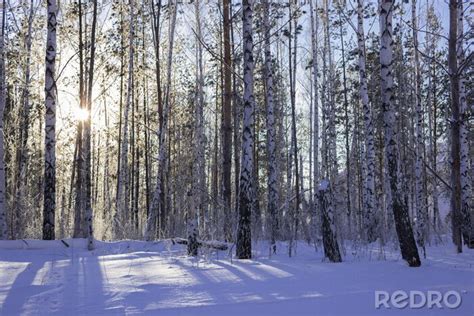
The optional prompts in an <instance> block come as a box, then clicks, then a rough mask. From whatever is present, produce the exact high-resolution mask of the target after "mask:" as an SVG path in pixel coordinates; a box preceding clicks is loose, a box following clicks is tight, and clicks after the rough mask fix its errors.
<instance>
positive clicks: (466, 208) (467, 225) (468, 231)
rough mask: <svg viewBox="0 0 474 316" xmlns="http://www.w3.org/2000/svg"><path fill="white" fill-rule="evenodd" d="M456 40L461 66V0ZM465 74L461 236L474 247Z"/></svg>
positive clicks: (462, 85)
mask: <svg viewBox="0 0 474 316" xmlns="http://www.w3.org/2000/svg"><path fill="white" fill-rule="evenodd" d="M457 27H458V36H457V37H458V42H457V54H458V63H459V65H460V66H461V67H463V66H465V63H466V59H465V56H464V55H465V54H464V46H463V39H464V9H463V1H462V0H459V4H458V25H457ZM466 82H467V80H466V74H464V73H463V72H462V71H460V72H459V116H460V121H459V138H460V139H459V141H460V153H459V154H460V160H461V166H460V173H461V214H462V228H461V229H462V236H463V240H464V244H465V245H467V246H468V247H469V248H474V235H473V234H474V232H473V227H472V223H471V219H472V217H471V214H472V213H473V210H472V206H471V204H472V202H471V201H472V188H471V173H470V172H471V171H470V164H469V157H470V155H469V133H470V130H469V127H470V126H469V115H470V114H471V115H472V113H470V111H469V107H468V104H467V97H466V94H467V91H466Z"/></svg>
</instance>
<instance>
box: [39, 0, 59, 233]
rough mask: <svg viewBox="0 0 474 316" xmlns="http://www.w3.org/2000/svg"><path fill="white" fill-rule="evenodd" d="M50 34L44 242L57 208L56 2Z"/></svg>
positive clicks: (50, 6)
mask: <svg viewBox="0 0 474 316" xmlns="http://www.w3.org/2000/svg"><path fill="white" fill-rule="evenodd" d="M47 7H48V20H47V24H48V34H47V37H46V58H45V89H44V90H45V106H46V113H45V146H44V148H45V151H44V162H45V164H44V201H43V203H44V204H43V207H44V208H43V239H46V240H53V239H54V238H55V234H54V216H55V209H56V102H57V88H56V78H55V76H56V27H57V21H56V14H57V12H58V7H57V4H56V0H48V1H47Z"/></svg>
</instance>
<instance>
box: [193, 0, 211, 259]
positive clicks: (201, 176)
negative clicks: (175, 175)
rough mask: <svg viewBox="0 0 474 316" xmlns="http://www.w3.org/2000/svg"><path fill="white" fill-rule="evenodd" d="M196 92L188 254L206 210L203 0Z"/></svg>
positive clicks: (197, 10) (197, 6) (198, 25)
mask: <svg viewBox="0 0 474 316" xmlns="http://www.w3.org/2000/svg"><path fill="white" fill-rule="evenodd" d="M194 5H195V15H196V93H195V98H194V107H195V108H194V125H195V134H194V137H195V141H194V144H195V145H194V159H195V163H194V164H193V192H192V198H193V205H192V207H191V212H190V215H189V218H188V221H189V222H190V227H189V228H188V230H189V231H188V254H189V255H197V248H198V247H197V235H198V234H199V232H198V230H197V229H198V227H197V219H198V218H199V215H200V214H202V213H203V212H204V209H205V207H204V199H205V195H204V193H203V191H204V192H205V188H206V186H207V184H206V175H205V172H206V162H205V149H206V138H205V137H206V135H205V134H204V65H203V58H202V44H201V40H202V34H201V17H200V5H201V1H200V0H196V2H195V3H194Z"/></svg>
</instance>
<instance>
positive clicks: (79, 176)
mask: <svg viewBox="0 0 474 316" xmlns="http://www.w3.org/2000/svg"><path fill="white" fill-rule="evenodd" d="M78 13H79V16H78V22H79V107H80V109H81V111H82V110H85V108H86V106H85V104H84V102H85V101H86V100H85V90H84V88H85V87H84V85H85V81H84V75H85V74H84V41H83V33H82V32H83V14H82V1H81V0H79V2H78ZM83 134H84V121H83V120H79V121H78V123H77V134H76V148H75V149H74V160H75V163H74V164H75V168H76V172H75V176H76V183H75V193H76V196H75V200H74V231H73V237H74V238H83V237H85V234H84V227H83V224H84V223H83V217H84V214H83V209H84V198H83V196H84V190H83V189H84V184H83V182H84V164H85V161H84V155H83V147H84V143H83V142H84V138H83Z"/></svg>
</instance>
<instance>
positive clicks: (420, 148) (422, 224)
mask: <svg viewBox="0 0 474 316" xmlns="http://www.w3.org/2000/svg"><path fill="white" fill-rule="evenodd" d="M411 14H412V30H413V34H412V35H413V48H414V51H413V54H414V63H415V87H414V88H415V91H414V93H415V110H416V131H415V135H416V136H415V137H416V141H415V156H416V157H415V208H416V241H417V243H418V245H419V246H420V247H421V248H423V251H425V250H424V249H425V239H426V237H427V236H426V222H427V221H428V213H427V211H428V210H427V209H426V204H425V201H426V197H425V194H424V193H425V191H424V186H423V183H424V172H423V171H424V170H423V154H424V142H423V107H422V105H421V72H420V60H419V52H418V49H419V48H418V31H417V30H418V18H417V15H416V14H417V13H416V0H412V9H411ZM425 255H426V254H425Z"/></svg>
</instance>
